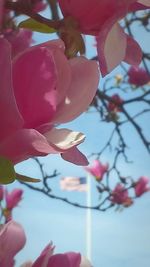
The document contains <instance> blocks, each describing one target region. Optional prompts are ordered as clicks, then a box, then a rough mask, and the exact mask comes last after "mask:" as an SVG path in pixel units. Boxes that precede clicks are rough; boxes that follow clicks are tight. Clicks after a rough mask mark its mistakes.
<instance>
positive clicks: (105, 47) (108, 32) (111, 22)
mask: <svg viewBox="0 0 150 267" xmlns="http://www.w3.org/2000/svg"><path fill="white" fill-rule="evenodd" d="M58 2H59V5H60V8H61V11H62V13H63V15H64V16H65V17H68V16H71V17H72V18H73V19H74V20H75V21H76V22H77V23H78V28H79V31H81V32H82V33H84V34H89V35H94V36H97V50H98V57H99V62H100V70H101V72H102V75H103V76H104V75H106V74H107V73H109V72H110V71H112V70H113V69H114V68H115V67H116V66H117V65H118V64H120V63H121V61H125V62H127V63H129V64H131V65H138V64H139V63H140V61H141V59H142V52H141V49H140V47H139V45H138V43H137V42H136V41H134V40H133V38H131V37H130V36H128V35H127V34H126V33H125V32H124V31H123V29H122V27H121V26H120V25H119V23H118V21H119V20H120V19H122V18H123V17H125V16H126V15H127V13H129V12H131V11H136V10H139V9H141V10H142V9H146V8H148V7H149V6H150V0H140V1H137V0H122V1H120V0H101V1H100V0H82V1H81V0H59V1H58Z"/></svg>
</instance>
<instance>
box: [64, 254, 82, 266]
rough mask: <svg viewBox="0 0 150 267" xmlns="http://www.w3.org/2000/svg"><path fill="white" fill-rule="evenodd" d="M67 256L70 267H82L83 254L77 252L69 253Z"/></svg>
mask: <svg viewBox="0 0 150 267" xmlns="http://www.w3.org/2000/svg"><path fill="white" fill-rule="evenodd" d="M65 255H66V256H67V257H68V259H69V262H70V267H80V262H81V254H80V253H75V252H67V253H65Z"/></svg>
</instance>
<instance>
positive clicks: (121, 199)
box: [110, 184, 132, 207]
mask: <svg viewBox="0 0 150 267" xmlns="http://www.w3.org/2000/svg"><path fill="white" fill-rule="evenodd" d="M110 200H111V202H112V203H114V204H118V205H121V204H122V205H124V206H125V207H128V206H130V205H131V204H132V199H131V198H130V197H129V195H128V190H127V189H125V187H124V186H123V185H122V184H117V185H116V187H115V188H114V190H113V191H112V194H111V198H110Z"/></svg>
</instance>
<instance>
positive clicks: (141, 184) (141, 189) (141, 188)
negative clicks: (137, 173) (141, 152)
mask: <svg viewBox="0 0 150 267" xmlns="http://www.w3.org/2000/svg"><path fill="white" fill-rule="evenodd" d="M149 182H150V179H149V178H147V177H145V176H142V177H140V178H139V180H138V181H137V183H136V184H135V186H134V190H135V195H136V196H137V197H140V196H141V195H143V194H144V193H146V192H148V191H150V186H149Z"/></svg>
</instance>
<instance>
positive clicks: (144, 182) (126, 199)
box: [110, 176, 150, 207]
mask: <svg viewBox="0 0 150 267" xmlns="http://www.w3.org/2000/svg"><path fill="white" fill-rule="evenodd" d="M149 182H150V179H149V178H147V177H145V176H141V177H140V178H139V179H138V181H137V182H136V183H135V184H133V189H134V193H135V196H136V197H140V196H142V195H143V194H144V193H146V192H148V191H150V186H149ZM110 200H111V202H112V203H114V204H118V205H123V206H125V207H128V206H130V205H132V203H133V200H132V198H131V197H130V196H129V192H128V190H127V189H126V188H125V187H124V186H123V185H122V184H117V185H116V187H115V188H114V189H113V191H112V193H111V197H110Z"/></svg>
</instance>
